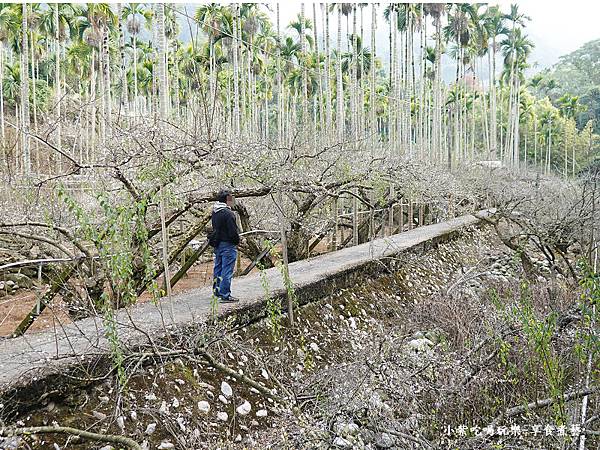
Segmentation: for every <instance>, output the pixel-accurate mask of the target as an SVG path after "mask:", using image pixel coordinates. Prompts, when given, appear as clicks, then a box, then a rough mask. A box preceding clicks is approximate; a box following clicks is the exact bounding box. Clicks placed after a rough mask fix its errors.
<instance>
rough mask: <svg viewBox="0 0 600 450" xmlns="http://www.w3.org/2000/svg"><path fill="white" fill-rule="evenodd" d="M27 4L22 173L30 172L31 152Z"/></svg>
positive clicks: (23, 29) (24, 9) (25, 9)
mask: <svg viewBox="0 0 600 450" xmlns="http://www.w3.org/2000/svg"><path fill="white" fill-rule="evenodd" d="M28 10H29V5H28V4H27V3H23V6H22V16H23V20H22V23H21V39H22V41H21V46H22V47H21V151H22V158H23V161H22V163H23V173H24V174H25V175H29V174H30V172H31V153H30V149H29V63H28V61H29V59H28V55H29V50H28V49H29V46H28V39H27V35H28V33H29V32H28V27H27V14H28Z"/></svg>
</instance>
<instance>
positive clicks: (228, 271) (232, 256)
mask: <svg viewBox="0 0 600 450" xmlns="http://www.w3.org/2000/svg"><path fill="white" fill-rule="evenodd" d="M236 259H237V248H236V247H235V245H233V244H232V243H231V242H224V241H221V242H219V244H218V245H217V246H216V247H215V268H214V272H213V292H214V294H215V295H216V296H217V297H221V298H224V299H228V298H229V296H230V295H231V279H232V278H233V268H234V267H235V261H236Z"/></svg>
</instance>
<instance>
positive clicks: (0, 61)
mask: <svg viewBox="0 0 600 450" xmlns="http://www.w3.org/2000/svg"><path fill="white" fill-rule="evenodd" d="M0 74H4V42H3V41H1V40H0ZM4 133H5V132H4V83H2V82H0V138H2V141H3V142H4V139H5V135H4Z"/></svg>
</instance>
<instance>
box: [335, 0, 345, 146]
mask: <svg viewBox="0 0 600 450" xmlns="http://www.w3.org/2000/svg"><path fill="white" fill-rule="evenodd" d="M337 13H338V30H337V62H336V72H337V81H336V96H337V98H336V100H337V102H336V103H337V120H336V122H337V131H338V136H337V137H338V142H339V144H340V145H341V144H342V142H343V141H344V128H345V126H344V120H345V118H344V88H343V85H342V52H341V50H342V8H341V6H340V4H338V5H337Z"/></svg>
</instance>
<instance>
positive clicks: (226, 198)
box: [217, 189, 233, 206]
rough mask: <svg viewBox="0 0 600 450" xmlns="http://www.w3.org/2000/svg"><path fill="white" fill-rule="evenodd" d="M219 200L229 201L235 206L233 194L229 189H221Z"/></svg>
mask: <svg viewBox="0 0 600 450" xmlns="http://www.w3.org/2000/svg"><path fill="white" fill-rule="evenodd" d="M217 200H218V201H220V202H223V203H227V204H228V205H229V206H233V195H231V192H230V191H228V190H227V189H221V190H220V191H219V193H218V194H217Z"/></svg>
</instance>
